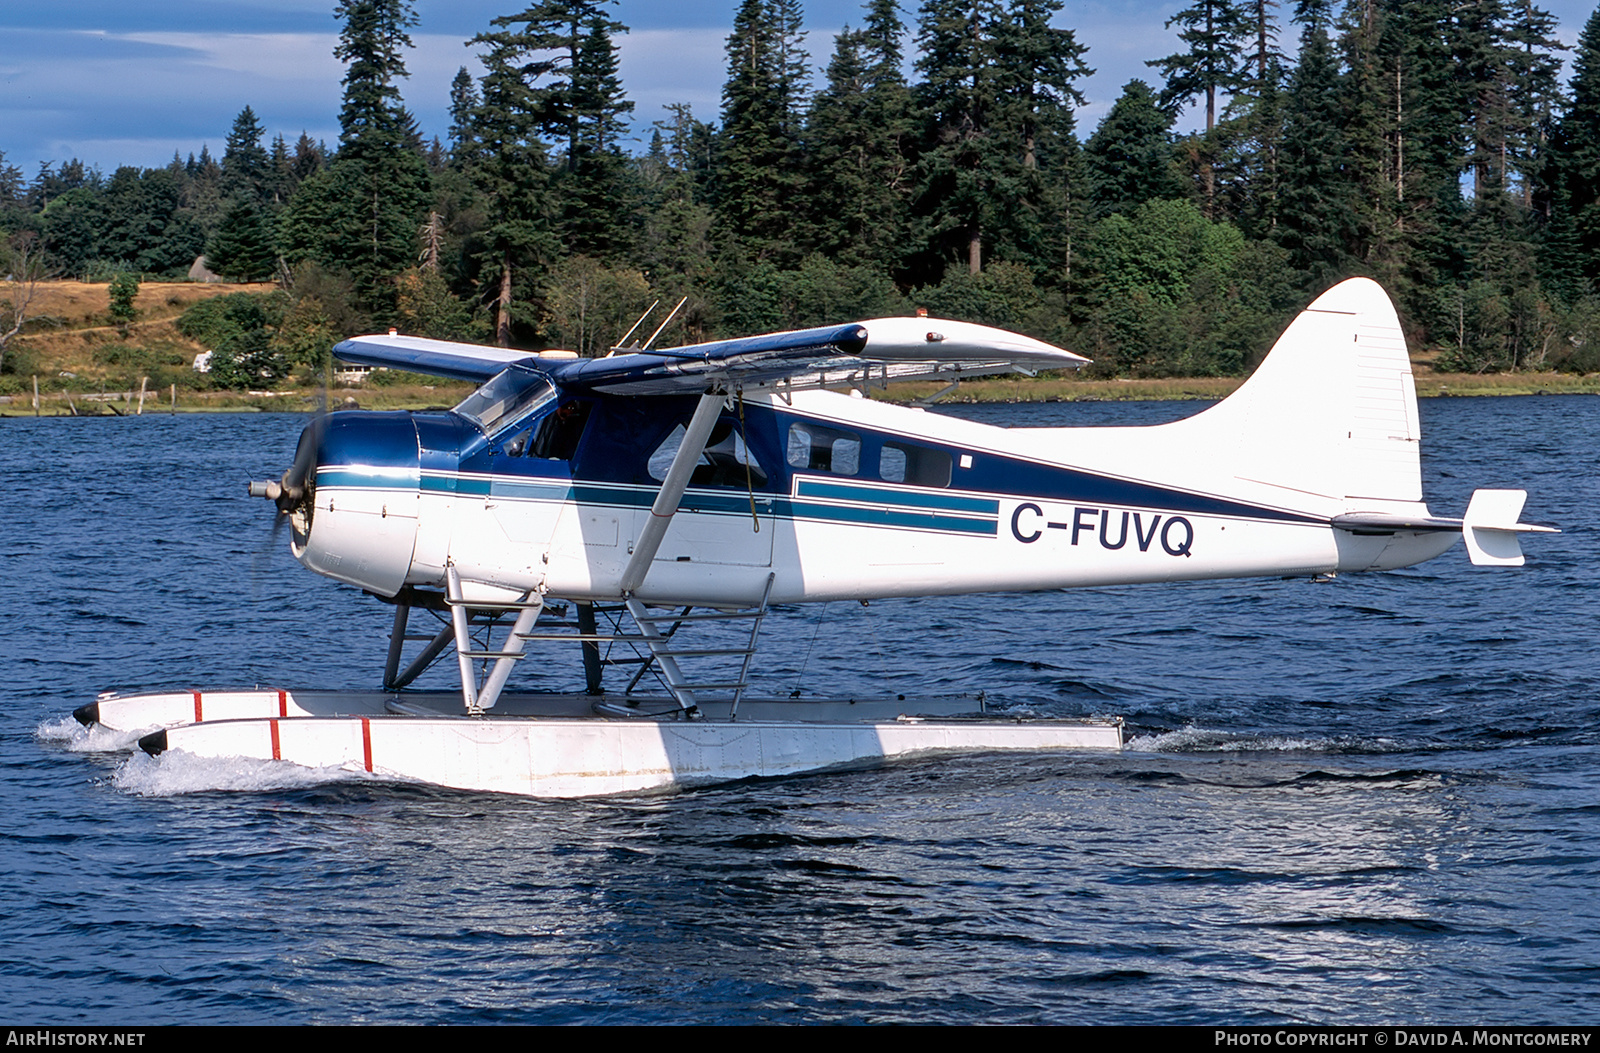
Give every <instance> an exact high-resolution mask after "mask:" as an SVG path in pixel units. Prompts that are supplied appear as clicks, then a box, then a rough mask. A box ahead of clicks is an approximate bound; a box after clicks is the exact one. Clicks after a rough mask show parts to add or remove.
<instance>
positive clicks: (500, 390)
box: [455, 366, 556, 437]
mask: <svg viewBox="0 0 1600 1053" xmlns="http://www.w3.org/2000/svg"><path fill="white" fill-rule="evenodd" d="M555 397H556V386H555V385H554V384H552V383H550V378H548V377H546V376H545V375H544V374H543V373H537V372H535V371H533V370H531V369H524V368H522V367H521V366H509V367H507V368H506V369H504V370H501V371H500V372H499V373H497V374H495V375H494V376H493V377H492V378H490V379H489V381H488V382H487V383H485V384H484V385H483V386H482V387H481V388H479V389H478V390H477V391H474V392H473V393H472V394H470V395H468V396H467V397H466V398H465V399H463V400H462V401H461V404H460V405H459V406H457V407H456V408H455V412H456V413H457V414H459V415H460V416H463V417H465V418H466V419H467V420H469V421H471V422H472V423H473V424H476V425H477V426H478V427H479V428H480V429H481V430H482V431H483V433H484V434H485V435H487V436H491V437H492V436H494V435H495V433H497V432H498V431H500V430H501V429H502V428H503V427H505V426H506V425H508V424H512V423H514V422H515V421H517V420H518V419H520V418H521V417H523V416H524V415H525V414H527V413H528V412H529V411H530V410H535V409H538V408H539V407H541V406H543V405H544V404H545V403H547V402H550V401H551V400H552V399H554V398H555Z"/></svg>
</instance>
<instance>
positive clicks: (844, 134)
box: [805, 0, 913, 271]
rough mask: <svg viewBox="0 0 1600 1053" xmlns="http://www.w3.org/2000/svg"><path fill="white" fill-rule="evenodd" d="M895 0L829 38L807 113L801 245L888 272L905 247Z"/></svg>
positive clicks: (907, 99)
mask: <svg viewBox="0 0 1600 1053" xmlns="http://www.w3.org/2000/svg"><path fill="white" fill-rule="evenodd" d="M903 30H904V27H903V25H902V24H901V22H900V18H899V12H898V9H897V8H896V6H895V3H894V0H873V2H872V3H871V4H870V5H869V7H868V17H867V27H866V28H865V29H863V30H851V29H850V28H849V27H848V26H847V27H845V30H844V32H842V33H840V34H839V35H838V36H837V37H836V38H835V40H834V53H833V58H832V59H831V60H830V61H829V63H828V69H827V78H828V82H827V86H826V87H825V88H823V90H822V91H820V92H818V93H817V96H816V98H815V99H814V100H813V101H812V105H811V112H810V114H809V115H808V117H807V120H806V135H805V139H806V146H807V152H808V161H809V164H808V167H807V177H808V187H807V192H806V205H805V211H806V213H807V215H808V217H809V227H810V230H809V233H808V235H807V238H806V241H807V244H808V245H810V246H812V247H814V248H817V249H820V250H821V251H823V252H824V253H826V254H828V255H836V254H840V253H849V254H850V256H851V258H853V259H857V260H861V261H871V262H872V263H874V264H876V265H877V266H878V267H880V268H881V269H883V270H885V271H892V270H893V269H894V268H895V267H896V266H897V265H898V264H899V262H900V257H901V255H902V254H903V253H904V251H905V243H906V238H907V228H906V219H907V216H906V209H907V197H908V193H909V191H910V180H909V171H908V169H909V167H910V163H911V159H910V156H909V155H910V152H911V150H912V147H913V144H912V134H913V125H912V118H911V93H910V89H909V88H908V87H907V86H906V83H905V77H904V75H903V74H902V73H901V71H900V63H901V55H900V37H901V34H902V32H903Z"/></svg>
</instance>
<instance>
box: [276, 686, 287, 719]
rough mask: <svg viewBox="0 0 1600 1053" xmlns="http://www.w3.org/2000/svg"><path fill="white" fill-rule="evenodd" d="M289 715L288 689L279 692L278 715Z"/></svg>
mask: <svg viewBox="0 0 1600 1053" xmlns="http://www.w3.org/2000/svg"><path fill="white" fill-rule="evenodd" d="M288 715H289V692H287V691H279V692H278V716H280V717H286V716H288Z"/></svg>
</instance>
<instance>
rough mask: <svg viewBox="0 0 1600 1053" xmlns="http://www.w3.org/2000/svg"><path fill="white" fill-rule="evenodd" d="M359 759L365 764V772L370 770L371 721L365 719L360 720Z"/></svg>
mask: <svg viewBox="0 0 1600 1053" xmlns="http://www.w3.org/2000/svg"><path fill="white" fill-rule="evenodd" d="M361 759H362V760H363V761H365V762H366V765H367V770H368V771H371V770H372V721H370V720H368V719H367V718H366V717H362V718H361Z"/></svg>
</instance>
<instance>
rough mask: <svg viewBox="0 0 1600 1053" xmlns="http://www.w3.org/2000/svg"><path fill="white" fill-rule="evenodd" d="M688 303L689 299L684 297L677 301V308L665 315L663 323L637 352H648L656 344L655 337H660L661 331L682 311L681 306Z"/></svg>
mask: <svg viewBox="0 0 1600 1053" xmlns="http://www.w3.org/2000/svg"><path fill="white" fill-rule="evenodd" d="M688 302H689V298H688V297H687V296H685V297H684V298H683V299H681V300H679V301H678V306H676V307H674V308H673V309H672V313H671V314H669V315H667V320H666V321H665V322H662V323H661V324H660V325H659V326H657V327H656V331H655V332H653V333H651V334H650V339H648V340H646V341H645V342H644V344H643V346H641V347H640V348H639V350H640V351H648V350H650V345H651V344H653V343H655V342H656V337H658V336H660V335H661V330H663V329H665V328H666V327H667V326H669V325H671V324H672V320H673V319H674V318H676V317H678V312H679V311H681V310H683V305H684V304H686V303H688Z"/></svg>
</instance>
